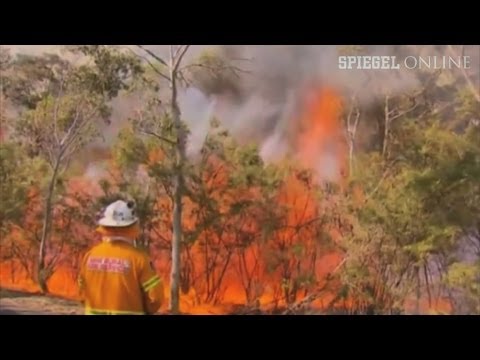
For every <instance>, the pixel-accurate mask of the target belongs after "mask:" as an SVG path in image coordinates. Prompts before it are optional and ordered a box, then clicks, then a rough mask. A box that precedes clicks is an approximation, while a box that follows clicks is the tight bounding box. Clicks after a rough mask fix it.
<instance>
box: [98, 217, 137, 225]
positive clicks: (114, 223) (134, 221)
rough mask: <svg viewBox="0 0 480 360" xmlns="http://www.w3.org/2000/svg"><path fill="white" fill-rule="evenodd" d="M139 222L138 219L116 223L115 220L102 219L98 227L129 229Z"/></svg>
mask: <svg viewBox="0 0 480 360" xmlns="http://www.w3.org/2000/svg"><path fill="white" fill-rule="evenodd" d="M137 221H138V219H133V220H129V221H115V220H113V219H106V218H103V219H100V221H99V222H98V225H100V226H107V227H127V226H130V225H133V224H135V223H136V222H137Z"/></svg>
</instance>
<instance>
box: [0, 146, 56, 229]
mask: <svg viewBox="0 0 480 360" xmlns="http://www.w3.org/2000/svg"><path fill="white" fill-rule="evenodd" d="M47 173H48V172H47V168H46V166H45V163H44V162H42V161H41V159H39V158H34V159H29V158H28V157H27V156H26V155H25V152H24V149H23V148H21V147H20V146H18V145H17V144H15V143H13V142H7V141H2V142H0V228H1V230H2V231H6V228H7V227H8V226H9V225H10V224H11V223H17V224H18V223H20V222H21V220H22V219H23V214H24V212H25V209H26V206H27V205H28V191H29V190H30V189H32V188H33V187H35V186H36V187H38V188H42V187H43V186H44V182H42V179H45V175H46V174H47Z"/></svg>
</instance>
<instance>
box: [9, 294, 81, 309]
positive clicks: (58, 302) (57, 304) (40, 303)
mask: <svg viewBox="0 0 480 360" xmlns="http://www.w3.org/2000/svg"><path fill="white" fill-rule="evenodd" d="M81 314H83V309H82V307H81V305H80V304H79V303H77V302H74V301H69V300H64V299H59V298H55V297H47V296H41V295H36V294H28V293H23V292H18V291H12V290H5V289H1V290H0V315H81Z"/></svg>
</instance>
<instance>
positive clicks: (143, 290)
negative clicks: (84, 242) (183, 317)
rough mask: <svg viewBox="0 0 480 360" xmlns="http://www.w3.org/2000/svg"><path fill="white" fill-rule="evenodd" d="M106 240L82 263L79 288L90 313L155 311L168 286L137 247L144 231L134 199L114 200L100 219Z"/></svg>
mask: <svg viewBox="0 0 480 360" xmlns="http://www.w3.org/2000/svg"><path fill="white" fill-rule="evenodd" d="M97 231H98V232H100V233H101V234H102V242H101V243H100V244H98V245H96V246H94V247H93V248H92V249H91V250H90V251H88V252H87V254H86V255H85V257H84V258H83V262H82V264H81V269H80V276H79V288H80V292H81V296H82V299H83V303H84V306H85V313H86V314H87V315H144V314H154V313H156V312H157V311H158V309H159V308H160V306H161V305H162V303H163V301H164V293H163V291H164V289H163V283H162V281H161V279H160V278H159V277H158V275H157V274H156V272H155V270H154V268H153V265H152V262H151V261H150V259H149V257H148V255H147V254H145V253H144V252H142V251H140V250H139V249H137V248H135V246H134V241H135V239H136V238H137V237H138V235H139V233H140V227H139V224H138V218H137V217H136V216H135V204H134V203H133V202H124V201H121V200H119V201H116V202H114V203H112V204H110V205H109V206H108V207H107V208H106V210H105V212H104V214H103V218H102V219H100V221H99V227H98V228H97Z"/></svg>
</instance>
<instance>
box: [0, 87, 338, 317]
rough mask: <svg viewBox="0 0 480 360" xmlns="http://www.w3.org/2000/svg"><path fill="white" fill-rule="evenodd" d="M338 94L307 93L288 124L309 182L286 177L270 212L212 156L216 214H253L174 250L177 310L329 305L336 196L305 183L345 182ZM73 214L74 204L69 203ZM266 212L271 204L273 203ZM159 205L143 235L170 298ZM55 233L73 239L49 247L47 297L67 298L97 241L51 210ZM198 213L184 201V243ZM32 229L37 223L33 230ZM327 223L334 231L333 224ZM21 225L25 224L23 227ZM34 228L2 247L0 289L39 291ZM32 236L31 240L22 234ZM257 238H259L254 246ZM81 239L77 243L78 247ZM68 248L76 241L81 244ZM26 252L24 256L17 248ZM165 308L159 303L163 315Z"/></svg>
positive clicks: (76, 188)
mask: <svg viewBox="0 0 480 360" xmlns="http://www.w3.org/2000/svg"><path fill="white" fill-rule="evenodd" d="M341 103H342V101H341V97H340V96H339V95H338V94H337V92H336V91H335V89H333V88H320V89H318V88H317V89H312V90H311V91H309V92H308V93H307V96H306V97H305V102H304V104H305V105H304V107H303V111H302V112H301V114H300V116H299V118H295V119H291V121H292V122H295V123H296V124H297V125H298V131H296V132H294V133H292V134H291V135H290V137H291V138H290V141H291V143H292V144H294V145H293V148H294V152H295V154H294V157H295V159H297V160H298V162H299V163H301V166H302V167H303V168H305V169H306V170H307V171H308V170H310V171H311V172H312V173H313V176H312V177H308V176H304V175H303V172H301V171H297V170H292V171H291V173H290V174H289V175H288V177H287V178H286V179H285V180H284V181H283V182H282V185H281V186H280V187H279V188H278V189H277V190H276V193H275V194H273V196H272V199H271V204H270V205H271V206H270V208H268V209H266V208H265V206H266V205H265V203H263V205H261V204H260V203H261V197H262V194H261V193H260V191H259V189H257V188H255V187H239V188H238V189H232V188H231V187H230V188H227V187H226V183H227V180H226V178H227V175H228V171H229V166H228V164H223V163H222V162H221V161H220V160H218V159H212V160H211V162H210V164H209V165H210V166H209V167H207V168H206V169H205V174H204V175H205V180H206V181H205V183H206V184H207V185H208V186H207V190H206V191H207V193H208V195H209V196H210V197H212V198H213V199H215V200H216V201H217V202H218V206H219V208H220V211H221V212H222V211H223V212H225V214H227V211H228V209H229V208H230V207H231V205H232V204H233V202H234V201H237V202H238V201H239V199H241V200H245V201H251V202H253V203H254V204H255V203H256V202H258V203H259V205H258V208H255V207H251V206H250V208H249V210H248V212H245V211H243V212H242V211H239V212H238V213H237V214H235V215H234V216H230V218H227V219H221V221H219V223H218V224H215V226H213V225H212V226H211V227H210V228H208V227H205V228H203V229H202V230H201V233H200V234H197V240H196V241H195V242H194V243H193V244H190V243H188V242H186V243H185V245H184V247H183V250H182V284H181V289H182V297H181V310H182V311H183V312H186V313H194V314H225V313H229V312H231V311H233V310H234V309H235V308H236V307H238V306H241V305H248V306H252V307H260V308H263V309H274V308H284V307H285V306H286V305H288V304H293V303H295V302H298V301H300V300H301V299H303V298H305V297H307V296H309V295H310V294H312V293H318V294H321V296H318V297H317V298H316V300H315V301H314V302H313V304H314V305H315V306H317V307H319V308H321V307H325V306H327V305H328V304H329V303H330V302H331V301H332V299H333V297H334V294H335V292H336V291H335V289H336V286H337V285H338V284H337V282H336V281H331V279H332V274H334V273H335V271H336V270H337V269H338V268H339V266H341V264H342V259H343V255H342V253H341V252H340V251H339V250H338V248H337V247H336V246H335V245H336V243H337V242H338V241H341V238H342V229H341V227H342V225H341V222H331V224H329V225H324V224H322V223H321V220H319V219H321V218H322V215H323V214H325V213H326V212H329V211H333V210H331V209H332V208H333V204H332V203H333V202H334V199H332V198H328V197H323V198H321V199H320V198H319V197H318V195H317V193H316V192H315V187H314V186H313V184H312V181H311V179H313V182H315V183H316V182H322V181H325V180H327V181H330V182H335V183H337V184H340V185H341V182H342V178H343V177H344V176H345V164H346V161H345V160H346V159H345V151H344V150H345V144H344V138H343V135H342V126H341V112H342V104H341ZM161 158H162V154H161V153H151V156H150V159H149V160H150V161H160V160H161ZM69 189H70V191H71V192H72V193H75V194H77V198H78V197H79V198H80V199H82V198H83V199H86V198H88V197H91V196H98V195H99V193H100V189H99V186H98V184H97V183H95V181H94V180H92V179H87V178H81V177H80V178H76V179H73V180H71V181H70V183H69ZM30 196H31V200H30V207H29V208H30V210H29V211H30V212H29V213H28V214H26V219H25V224H29V225H28V226H40V225H39V224H40V222H38V221H37V219H35V218H34V217H35V216H36V215H35V214H36V212H35V210H37V211H38V209H41V206H42V203H41V196H40V194H39V193H38V192H36V191H35V189H32V191H31V194H30ZM76 205H77V206H78V208H81V206H82V204H81V203H78V204H76ZM272 205H273V206H272ZM157 207H158V208H159V209H162V211H163V215H162V216H163V217H162V218H163V219H164V221H163V222H158V227H157V228H153V229H146V230H145V235H146V236H147V237H149V238H150V243H151V254H152V256H153V258H154V263H155V266H156V268H157V271H158V272H159V274H161V276H162V277H163V279H164V281H165V284H166V285H167V286H166V290H165V293H166V295H167V296H168V294H169V292H168V280H169V269H170V260H169V259H170V251H169V241H170V239H171V230H170V225H169V219H171V206H170V204H169V203H168V201H167V200H165V199H158V201H157ZM266 211H272V212H276V216H277V217H278V218H279V219H280V220H279V221H280V222H281V226H277V227H275V229H274V230H272V231H271V232H268V231H265V230H264V229H262V221H263V219H265V216H264V212H266ZM54 215H55V219H56V220H55V221H56V226H61V227H63V228H64V229H65V230H66V231H64V234H69V235H68V236H70V237H71V238H75V239H80V240H79V241H75V242H73V241H71V239H64V240H65V241H62V242H61V243H62V247H61V248H55V249H53V248H52V249H50V250H51V251H52V254H51V255H50V256H51V257H53V256H59V257H60V258H61V260H60V261H58V262H57V264H58V265H57V266H56V268H54V269H53V275H52V277H51V278H50V281H49V290H50V291H51V292H52V293H53V294H57V295H61V296H64V297H69V298H73V299H75V298H76V297H77V286H76V276H77V272H78V263H79V261H80V259H81V256H82V252H83V251H84V249H85V248H86V247H87V246H91V245H93V244H94V243H95V242H97V241H99V240H100V239H99V238H98V235H96V234H95V233H94V227H93V225H87V224H84V223H82V222H81V216H72V213H70V212H68V210H67V208H62V206H59V207H58V208H56V209H55V214H54ZM205 216H206V215H205V214H204V212H203V210H202V208H201V207H200V206H198V204H193V203H192V202H191V201H189V200H188V199H186V200H185V207H184V214H183V218H184V219H183V221H184V224H183V225H184V230H185V236H186V237H187V236H188V235H189V234H190V233H191V232H192V231H193V230H194V229H195V228H196V227H198V224H199V223H202V222H203V223H205V222H207V220H206V219H205ZM32 224H35V225H32ZM333 224H335V225H333ZM28 226H27V227H28ZM33 230H34V229H33V228H31V227H30V232H28V231H27V233H21V232H20V231H14V232H13V233H11V234H10V238H11V239H10V240H11V241H12V244H15V245H14V251H13V253H14V260H9V261H3V262H2V263H1V283H2V286H8V287H15V288H19V289H23V290H28V291H37V290H38V289H37V287H36V285H35V284H34V282H33V281H32V280H30V279H31V278H32V274H33V273H34V272H35V269H34V264H33V262H32V259H35V258H36V253H35V250H34V249H33V248H30V247H31V246H32V245H31V244H32V243H31V242H30V241H27V239H25V237H26V236H35V235H34V231H33ZM29 234H30V235H29ZM259 238H262V240H261V241H260V240H258V239H259ZM82 239H83V240H82ZM72 244H84V245H85V246H84V247H79V246H77V245H76V246H74V245H72ZM21 247H24V248H23V249H22V251H20V248H21ZM167 306H168V304H167V303H166V304H165V305H164V307H165V309H166V308H167Z"/></svg>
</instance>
